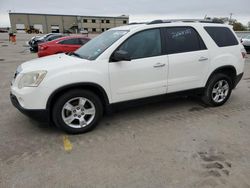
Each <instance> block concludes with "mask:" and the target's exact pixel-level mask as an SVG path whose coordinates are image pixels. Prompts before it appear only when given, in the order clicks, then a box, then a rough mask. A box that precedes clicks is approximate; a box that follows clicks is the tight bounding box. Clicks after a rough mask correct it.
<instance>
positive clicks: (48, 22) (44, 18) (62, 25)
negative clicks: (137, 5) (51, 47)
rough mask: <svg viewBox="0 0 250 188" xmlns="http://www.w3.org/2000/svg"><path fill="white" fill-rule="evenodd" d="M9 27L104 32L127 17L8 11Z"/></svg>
mask: <svg viewBox="0 0 250 188" xmlns="http://www.w3.org/2000/svg"><path fill="white" fill-rule="evenodd" d="M9 17H10V23H11V28H12V29H13V31H14V32H19V33H22V32H25V30H26V29H27V28H30V27H34V28H35V29H37V30H39V32H40V33H51V32H54V33H64V32H71V33H79V32H80V31H83V30H87V31H88V32H89V33H100V32H104V31H106V30H108V29H110V28H112V27H117V26H121V25H126V24H128V23H129V17H128V16H125V15H122V16H118V17H107V16H80V15H57V14H33V13H9Z"/></svg>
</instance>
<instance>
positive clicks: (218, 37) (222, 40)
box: [204, 27, 238, 47]
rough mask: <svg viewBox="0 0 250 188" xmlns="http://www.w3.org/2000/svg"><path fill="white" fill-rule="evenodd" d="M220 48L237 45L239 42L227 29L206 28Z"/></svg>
mask: <svg viewBox="0 0 250 188" xmlns="http://www.w3.org/2000/svg"><path fill="white" fill-rule="evenodd" d="M204 28H205V30H206V31H207V32H208V34H209V35H210V36H211V37H212V39H213V40H214V42H215V43H216V44H217V45H218V46H219V47H225V46H233V45H237V44H238V41H237V39H236V37H235V36H234V34H233V33H232V31H231V30H230V29H229V28H227V27H204Z"/></svg>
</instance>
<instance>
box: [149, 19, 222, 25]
mask: <svg viewBox="0 0 250 188" xmlns="http://www.w3.org/2000/svg"><path fill="white" fill-rule="evenodd" d="M173 22H198V23H222V22H220V21H217V20H206V19H171V20H153V21H151V22H149V23H147V24H148V25H151V24H160V23H173Z"/></svg>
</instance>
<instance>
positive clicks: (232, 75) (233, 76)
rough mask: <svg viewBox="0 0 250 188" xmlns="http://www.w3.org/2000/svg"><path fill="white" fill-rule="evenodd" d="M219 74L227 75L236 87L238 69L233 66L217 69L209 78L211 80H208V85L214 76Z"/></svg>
mask: <svg viewBox="0 0 250 188" xmlns="http://www.w3.org/2000/svg"><path fill="white" fill-rule="evenodd" d="M218 73H223V74H226V75H227V76H229V77H230V78H231V79H232V82H233V85H234V83H235V79H236V76H237V75H236V69H235V68H234V67H233V66H223V67H219V68H217V69H216V70H215V71H214V72H212V74H211V75H210V76H209V79H208V81H207V83H208V82H209V80H210V79H211V78H212V76H213V75H215V74H218ZM206 85H207V84H206Z"/></svg>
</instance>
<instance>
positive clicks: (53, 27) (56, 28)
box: [51, 25, 59, 33]
mask: <svg viewBox="0 0 250 188" xmlns="http://www.w3.org/2000/svg"><path fill="white" fill-rule="evenodd" d="M51 33H59V25H51Z"/></svg>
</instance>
